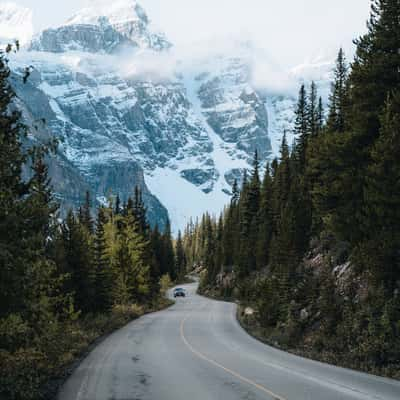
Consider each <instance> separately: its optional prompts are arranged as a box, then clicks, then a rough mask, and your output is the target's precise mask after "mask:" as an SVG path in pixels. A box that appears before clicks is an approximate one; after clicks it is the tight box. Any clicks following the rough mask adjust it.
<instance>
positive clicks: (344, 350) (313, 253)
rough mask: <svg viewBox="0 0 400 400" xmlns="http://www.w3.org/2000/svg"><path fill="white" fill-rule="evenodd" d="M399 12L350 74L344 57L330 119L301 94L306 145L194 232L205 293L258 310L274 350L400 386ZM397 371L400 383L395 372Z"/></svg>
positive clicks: (376, 9)
mask: <svg viewBox="0 0 400 400" xmlns="http://www.w3.org/2000/svg"><path fill="white" fill-rule="evenodd" d="M399 20H400V4H399V1H398V0H374V1H373V2H372V10H371V17H370V20H369V22H368V32H367V33H366V34H365V35H364V36H362V37H360V38H359V39H358V40H356V41H355V44H356V45H357V50H356V54H355V58H354V60H353V62H352V63H351V64H349V63H348V62H347V61H346V57H345V54H344V52H343V50H340V51H339V54H338V57H337V60H336V66H335V70H334V80H333V82H332V89H331V94H330V97H329V109H328V110H327V112H324V110H323V102H322V100H321V98H320V97H319V96H318V90H317V86H316V85H315V83H312V84H311V86H310V87H309V88H307V87H306V85H302V86H301V88H300V91H299V97H298V103H297V107H296V118H295V128H294V133H295V135H296V140H295V142H294V143H293V144H292V143H287V140H286V135H284V136H283V140H282V145H281V149H280V157H279V159H275V160H273V161H272V162H271V163H268V164H267V165H266V166H265V168H264V170H263V171H260V163H259V160H258V154H257V151H256V152H255V155H254V159H253V168H252V170H251V172H250V173H247V172H246V173H245V175H244V176H243V179H242V181H243V182H242V184H241V187H240V188H239V187H238V186H239V185H238V183H237V182H235V184H234V186H233V190H232V198H231V202H230V204H229V205H228V206H227V207H226V209H225V210H224V212H223V213H222V214H221V215H220V216H219V217H218V218H217V217H213V216H210V215H208V214H206V215H204V216H203V217H202V219H201V220H200V221H197V222H196V223H193V222H191V223H190V224H189V225H188V227H187V228H186V230H185V233H184V237H183V241H184V248H185V254H186V257H187V260H188V263H189V265H191V266H193V265H202V266H203V267H205V272H204V273H203V277H202V281H201V290H203V291H207V290H209V291H210V290H211V292H212V291H213V293H214V294H217V295H219V296H221V295H223V296H234V297H237V298H239V299H241V300H242V301H243V303H249V304H251V305H253V306H254V307H255V309H256V318H257V321H256V322H257V324H258V325H259V326H260V327H261V329H262V331H263V332H264V333H263V334H264V335H265V336H268V337H269V338H274V339H273V340H272V341H273V342H279V343H280V345H282V346H286V347H292V348H304V349H306V350H308V351H309V352H311V353H318V354H317V355H315V354H314V355H315V356H316V357H319V358H321V357H322V358H323V359H327V360H329V361H332V362H337V363H341V364H342V365H348V366H352V367H358V368H363V369H367V370H376V371H377V372H381V373H385V374H388V375H392V376H393V375H394V376H395V375H396V374H397V376H398V365H399V364H398V363H399V361H398V360H399V357H400V342H399V337H400V251H399V249H400V212H399V211H400V53H399V47H400V24H399ZM396 371H397V372H396Z"/></svg>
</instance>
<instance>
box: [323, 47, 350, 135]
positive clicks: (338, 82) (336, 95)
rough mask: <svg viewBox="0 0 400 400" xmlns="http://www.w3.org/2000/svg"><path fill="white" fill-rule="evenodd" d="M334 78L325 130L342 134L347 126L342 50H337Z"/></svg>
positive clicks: (344, 67)
mask: <svg viewBox="0 0 400 400" xmlns="http://www.w3.org/2000/svg"><path fill="white" fill-rule="evenodd" d="M334 74H335V77H334V81H333V83H332V89H331V94H330V96H329V115H328V121H327V129H328V130H329V131H330V132H339V133H341V132H344V130H345V128H346V125H347V117H346V114H347V113H348V106H349V93H348V90H349V88H348V66H347V62H346V57H345V54H344V51H343V49H342V48H341V49H340V50H339V54H338V56H337V59H336V68H335V72H334Z"/></svg>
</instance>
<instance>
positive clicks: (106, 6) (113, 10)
mask: <svg viewBox="0 0 400 400" xmlns="http://www.w3.org/2000/svg"><path fill="white" fill-rule="evenodd" d="M102 17H103V18H104V17H106V18H107V19H108V21H109V22H110V23H111V24H124V23H126V22H131V21H137V20H142V21H145V22H147V21H148V19H147V15H146V13H145V11H144V10H143V9H142V7H140V6H139V4H137V2H136V1H135V0H113V1H108V0H107V1H105V0H93V1H92V2H91V5H90V6H89V7H85V8H83V9H82V10H80V11H79V12H78V13H77V14H75V15H74V16H73V17H72V18H70V19H69V20H68V21H67V25H74V24H89V25H97V24H98V23H99V20H100V18H102Z"/></svg>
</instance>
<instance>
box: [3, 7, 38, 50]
mask: <svg viewBox="0 0 400 400" xmlns="http://www.w3.org/2000/svg"><path fill="white" fill-rule="evenodd" d="M32 35H33V22H32V11H31V10H29V9H28V8H25V7H21V6H19V5H17V4H15V3H11V2H5V3H2V4H0V43H6V42H7V41H10V40H16V39H18V40H19V41H20V43H21V44H24V43H27V42H28V41H29V40H31V38H32Z"/></svg>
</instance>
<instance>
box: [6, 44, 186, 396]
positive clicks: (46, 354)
mask: <svg viewBox="0 0 400 400" xmlns="http://www.w3.org/2000/svg"><path fill="white" fill-rule="evenodd" d="M7 49H8V50H7V51H11V49H12V47H11V46H9V47H8V48H7ZM9 75H10V71H9V68H8V65H7V61H6V58H5V54H3V53H0V398H1V399H3V398H4V399H10V400H25V399H34V400H37V399H40V398H43V396H42V395H43V393H42V392H41V387H42V386H43V385H44V384H45V383H46V381H48V380H49V379H51V378H54V377H57V376H60V375H62V373H63V368H65V366H66V365H67V364H68V363H70V362H71V361H73V359H74V358H75V357H76V356H78V355H79V354H80V353H81V352H82V351H83V350H84V349H85V348H86V347H87V346H88V345H89V344H90V342H92V341H93V340H94V339H95V338H96V337H98V336H100V335H102V334H104V333H106V332H110V331H111V330H112V329H116V328H117V327H120V326H122V325H123V324H124V323H126V322H128V321H129V320H130V319H132V318H135V317H137V316H139V315H142V314H143V312H144V310H151V309H153V308H157V307H158V305H159V304H166V302H165V301H164V300H163V299H161V298H160V290H159V281H160V278H161V273H163V272H164V271H165V273H169V274H170V275H171V276H173V277H175V276H176V273H175V265H174V249H173V246H172V239H171V234H170V231H169V230H167V232H166V233H165V234H163V235H160V234H159V233H158V232H157V231H156V230H155V231H154V232H153V231H152V230H151V229H150V227H149V225H148V224H147V221H146V210H145V207H144V205H143V201H142V195H141V192H140V190H139V189H136V190H135V198H134V200H129V201H128V202H127V205H126V207H124V208H123V209H121V206H120V204H119V203H118V202H117V204H116V205H115V206H114V205H113V204H110V205H109V207H100V208H99V209H98V216H97V221H96V222H95V221H94V220H93V217H92V211H93V207H92V204H91V199H90V195H89V193H86V199H85V202H84V204H83V205H82V206H81V207H80V208H79V210H78V211H77V213H76V214H75V213H74V211H72V210H71V211H70V212H69V213H68V215H67V217H66V219H65V220H64V221H63V222H60V221H59V219H58V213H57V210H58V206H57V204H56V203H55V201H54V199H53V194H52V189H51V185H50V180H49V178H48V168H47V165H46V163H45V160H46V157H47V156H48V154H49V151H51V150H52V149H53V148H54V146H53V144H52V143H50V144H49V145H48V146H40V147H33V148H29V149H26V150H25V148H24V147H23V146H22V141H23V139H24V137H25V135H26V131H27V129H26V127H25V126H24V125H23V124H22V123H21V115H20V113H19V112H17V111H13V110H14V107H15V105H14V104H13V103H12V100H13V98H14V93H13V91H12V89H11V87H10V85H9V83H8V78H9ZM28 78H29V70H28V71H27V72H26V73H25V75H24V76H23V78H21V79H23V80H24V81H26V80H27V79H28ZM23 169H26V170H27V171H29V173H28V174H26V175H28V178H26V179H25V180H23V179H22V177H21V175H22V171H23ZM117 199H118V198H117ZM153 238H154V239H153ZM182 254H183V253H182V251H181V253H180V257H182ZM164 280H169V279H164Z"/></svg>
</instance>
